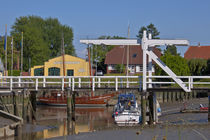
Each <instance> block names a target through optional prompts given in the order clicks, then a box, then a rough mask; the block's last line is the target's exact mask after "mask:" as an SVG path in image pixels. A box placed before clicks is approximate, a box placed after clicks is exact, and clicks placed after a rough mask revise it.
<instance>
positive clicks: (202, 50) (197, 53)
mask: <svg viewBox="0 0 210 140" xmlns="http://www.w3.org/2000/svg"><path fill="white" fill-rule="evenodd" d="M184 58H186V59H188V60H190V59H193V58H199V59H209V58H210V46H190V47H189V48H188V49H187V51H186V52H185V54H184Z"/></svg>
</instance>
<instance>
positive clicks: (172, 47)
mask: <svg viewBox="0 0 210 140" xmlns="http://www.w3.org/2000/svg"><path fill="white" fill-rule="evenodd" d="M164 53H170V54H171V55H180V54H179V53H177V48H176V46H175V45H168V46H166V50H165V51H164Z"/></svg>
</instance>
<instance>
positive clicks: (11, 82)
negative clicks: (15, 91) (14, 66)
mask: <svg viewBox="0 0 210 140" xmlns="http://www.w3.org/2000/svg"><path fill="white" fill-rule="evenodd" d="M12 84H13V79H12V78H10V91H12Z"/></svg>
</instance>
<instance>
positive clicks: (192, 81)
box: [190, 76, 193, 89]
mask: <svg viewBox="0 0 210 140" xmlns="http://www.w3.org/2000/svg"><path fill="white" fill-rule="evenodd" d="M190 79H191V89H193V77H192V76H191V78H190Z"/></svg>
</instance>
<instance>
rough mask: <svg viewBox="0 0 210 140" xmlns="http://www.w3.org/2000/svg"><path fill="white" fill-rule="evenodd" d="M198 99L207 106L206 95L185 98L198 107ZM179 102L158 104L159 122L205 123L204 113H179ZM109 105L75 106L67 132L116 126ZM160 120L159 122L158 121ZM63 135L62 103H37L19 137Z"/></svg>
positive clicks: (29, 138) (65, 124)
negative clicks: (31, 121)
mask: <svg viewBox="0 0 210 140" xmlns="http://www.w3.org/2000/svg"><path fill="white" fill-rule="evenodd" d="M200 103H202V104H204V105H205V106H207V103H208V99H207V98H203V99H194V100H190V101H187V108H188V107H189V108H196V107H199V104H200ZM182 107H183V103H179V102H176V103H166V104H161V108H162V116H161V117H160V118H159V122H161V124H172V125H174V124H181V125H182V124H204V125H205V124H208V120H207V118H208V114H207V113H196V114H195V113H194V114H193V113H180V108H182ZM112 110H113V108H112V107H108V108H76V113H75V123H72V124H70V130H71V131H70V134H78V133H82V132H92V131H96V130H99V129H107V128H109V129H113V128H116V127H117V126H116V125H115V124H114V119H113V118H112ZM161 124H160V125H161ZM65 135H67V117H66V108H65V107H62V108H61V107H50V106H38V108H37V121H36V122H35V123H34V124H26V125H25V126H24V128H23V134H22V136H21V137H22V139H27V140H38V139H46V138H53V137H57V136H65Z"/></svg>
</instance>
